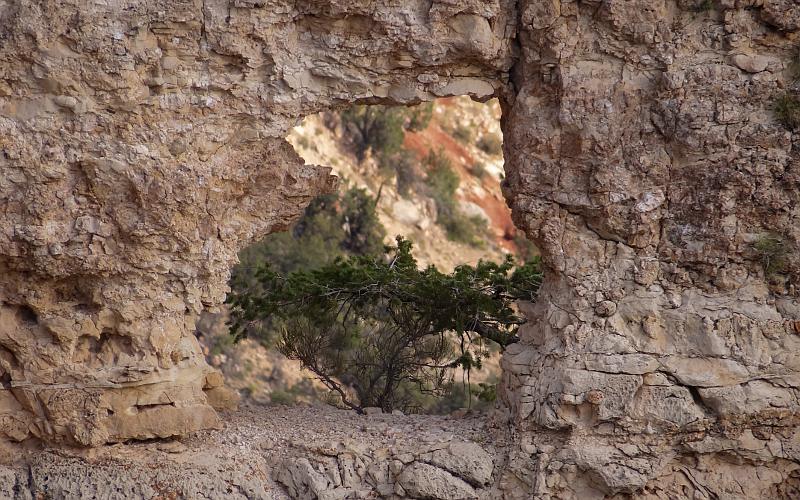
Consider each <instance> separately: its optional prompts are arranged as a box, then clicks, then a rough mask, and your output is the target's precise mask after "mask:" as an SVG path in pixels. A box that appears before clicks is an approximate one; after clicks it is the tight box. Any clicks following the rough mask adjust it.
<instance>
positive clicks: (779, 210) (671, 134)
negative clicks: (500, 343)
mask: <svg viewBox="0 0 800 500" xmlns="http://www.w3.org/2000/svg"><path fill="white" fill-rule="evenodd" d="M519 9H520V25H519V27H520V34H519V41H520V45H521V46H522V50H521V52H520V54H521V58H520V61H519V63H518V64H517V65H516V67H515V69H514V73H513V76H512V82H513V85H514V90H515V92H516V95H515V96H513V97H512V98H510V99H509V100H508V101H507V102H506V106H505V110H504V119H505V121H504V132H505V140H506V145H505V147H506V160H507V166H506V170H507V172H508V176H507V179H508V182H507V186H506V193H507V196H508V198H509V200H510V202H511V203H512V208H513V210H514V215H515V220H516V221H517V223H518V224H519V225H521V226H523V227H524V228H525V229H526V230H527V232H528V235H529V236H530V237H531V238H532V239H533V240H534V241H535V243H536V244H537V246H538V247H539V248H540V249H541V250H542V252H543V254H544V261H545V262H546V264H547V267H548V269H547V270H548V272H547V276H546V283H545V284H544V286H543V287H542V295H541V299H540V301H539V302H538V303H537V305H536V306H535V308H534V309H533V310H532V311H529V312H528V317H529V318H531V320H532V322H531V324H530V325H529V326H528V328H527V330H526V331H525V333H524V334H523V335H522V342H521V343H520V344H518V345H516V346H513V348H512V349H510V350H509V351H508V353H507V354H506V356H505V358H504V363H503V366H504V368H505V383H506V385H505V397H506V400H507V403H508V404H509V407H510V408H511V411H512V415H513V419H514V422H515V423H516V425H517V428H518V431H519V432H520V435H521V438H520V439H521V441H520V447H519V449H518V450H517V451H515V452H512V455H513V459H512V466H511V467H512V468H517V469H518V470H519V471H520V472H519V473H518V474H516V475H509V476H507V478H506V479H507V480H508V484H509V490H515V491H520V492H526V493H521V494H520V495H519V497H520V498H527V496H526V495H527V494H528V493H527V492H528V491H530V489H533V490H534V491H535V492H536V493H537V494H539V495H542V496H547V495H552V496H553V497H557V498H593V497H601V496H603V495H614V494H617V493H629V494H630V493H636V494H637V495H644V496H654V497H655V496H657V497H659V498H666V497H671V498H676V497H679V498H773V497H784V498H787V497H792V496H796V495H797V494H798V490H797V486H798V478H799V477H800V470H798V469H799V468H800V434H799V433H798V417H800V406H799V403H798V389H800V335H798V334H799V333H800V321H798V320H800V302H798V294H797V292H798V289H797V287H798V285H800V274H799V273H798V271H800V260H798V243H800V224H798V216H799V215H800V208H799V205H798V201H800V184H798V181H800V161H798V151H797V149H795V148H796V147H797V146H798V145H799V144H798V142H797V141H798V139H800V137H798V136H797V135H795V134H792V133H790V132H789V131H788V130H787V129H786V128H785V127H784V126H782V125H781V124H780V123H778V121H777V120H776V118H775V116H774V114H773V112H772V110H771V106H772V104H771V102H772V100H773V98H774V97H775V96H776V95H779V94H781V93H782V92H784V91H785V89H786V87H788V86H790V85H791V78H793V76H792V72H793V71H796V68H793V67H792V66H791V63H792V61H794V60H796V58H797V57H798V49H797V40H798V31H797V30H798V29H799V28H800V26H798V19H800V4H798V3H797V2H792V1H770V0H763V1H738V0H737V1H733V0H725V1H712V2H700V1H697V2H692V1H678V2H675V1H666V0H655V1H654V0H632V1H622V0H607V1H582V2H567V1H558V0H539V1H533V0H530V1H522V2H520V5H519ZM770 241H772V242H773V244H772V245H770V244H769V242H770ZM776 258H777V259H778V260H780V263H777V261H776V260H774V259H776ZM770 259H773V263H772V264H773V265H770V263H769V260H770ZM556 436H558V440H557V441H554V440H553V438H554V437H556ZM531 468H532V469H533V472H530V471H531ZM525 471H527V472H525ZM512 484H516V485H517V486H515V487H512V486H511V485H512Z"/></svg>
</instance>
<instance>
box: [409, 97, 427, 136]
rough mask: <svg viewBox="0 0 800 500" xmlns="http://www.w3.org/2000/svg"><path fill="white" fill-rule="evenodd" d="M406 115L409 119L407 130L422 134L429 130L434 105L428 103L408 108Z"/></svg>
mask: <svg viewBox="0 0 800 500" xmlns="http://www.w3.org/2000/svg"><path fill="white" fill-rule="evenodd" d="M405 115H406V118H407V121H406V130H408V131H410V132H422V131H423V130H425V129H426V128H428V125H430V123H431V118H433V103H432V102H428V103H425V104H420V105H419V106H414V107H411V108H406V110H405Z"/></svg>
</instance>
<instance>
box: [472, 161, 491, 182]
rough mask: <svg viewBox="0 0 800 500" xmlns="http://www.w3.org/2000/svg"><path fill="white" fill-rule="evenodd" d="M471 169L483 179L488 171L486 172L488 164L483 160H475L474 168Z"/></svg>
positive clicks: (473, 173)
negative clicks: (482, 161)
mask: <svg viewBox="0 0 800 500" xmlns="http://www.w3.org/2000/svg"><path fill="white" fill-rule="evenodd" d="M469 171H470V172H471V173H472V175H474V176H475V177H476V178H477V179H483V178H484V177H485V176H486V174H487V172H486V165H484V164H483V163H481V162H475V163H473V164H472V168H470V169H469Z"/></svg>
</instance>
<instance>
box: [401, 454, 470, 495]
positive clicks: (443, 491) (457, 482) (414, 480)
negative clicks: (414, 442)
mask: <svg viewBox="0 0 800 500" xmlns="http://www.w3.org/2000/svg"><path fill="white" fill-rule="evenodd" d="M397 483H398V484H399V485H400V486H401V487H402V488H403V490H404V491H405V492H406V494H407V495H408V496H409V497H411V498H435V499H440V500H462V499H472V498H478V495H477V493H475V490H474V489H472V487H471V486H470V485H469V484H467V483H466V482H464V481H463V480H461V479H459V478H457V477H455V476H453V475H452V474H450V473H449V472H447V471H445V470H442V469H440V468H438V467H435V466H433V465H428V464H425V463H419V462H414V463H412V464H411V465H409V466H407V467H406V468H405V469H403V472H402V473H401V474H400V477H398V479H397Z"/></svg>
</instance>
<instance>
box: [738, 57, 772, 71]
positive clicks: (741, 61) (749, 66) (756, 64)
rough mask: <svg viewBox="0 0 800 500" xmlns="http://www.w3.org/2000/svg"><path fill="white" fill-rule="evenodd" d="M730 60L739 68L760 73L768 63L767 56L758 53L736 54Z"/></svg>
mask: <svg viewBox="0 0 800 500" xmlns="http://www.w3.org/2000/svg"><path fill="white" fill-rule="evenodd" d="M731 60H732V61H733V64H735V65H736V66H737V67H738V68H739V69H741V70H742V71H746V72H748V73H761V72H762V71H764V70H766V69H767V66H768V65H769V58H767V57H764V56H759V55H747V54H736V55H735V56H733V58H731Z"/></svg>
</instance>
